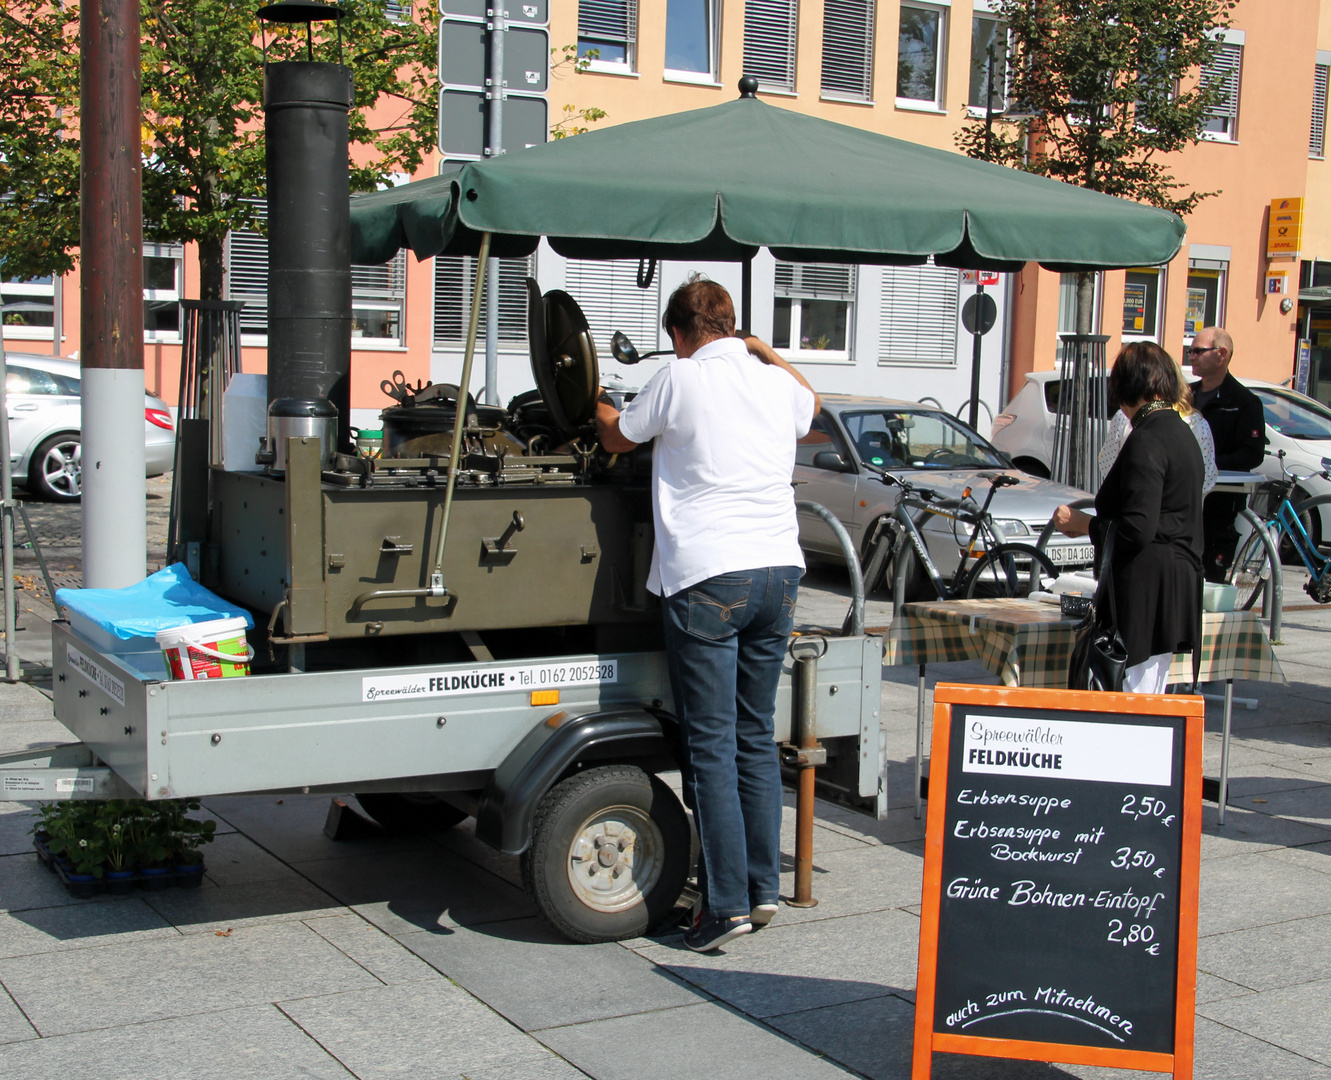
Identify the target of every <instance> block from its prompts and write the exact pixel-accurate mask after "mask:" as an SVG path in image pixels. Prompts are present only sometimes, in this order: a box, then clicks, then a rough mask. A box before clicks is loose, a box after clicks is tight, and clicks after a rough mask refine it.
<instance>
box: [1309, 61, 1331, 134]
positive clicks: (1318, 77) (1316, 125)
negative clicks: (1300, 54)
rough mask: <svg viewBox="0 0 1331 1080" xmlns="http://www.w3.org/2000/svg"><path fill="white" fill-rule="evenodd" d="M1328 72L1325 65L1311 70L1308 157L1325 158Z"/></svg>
mask: <svg viewBox="0 0 1331 1080" xmlns="http://www.w3.org/2000/svg"><path fill="white" fill-rule="evenodd" d="M1328 59H1331V57H1328ZM1329 71H1331V67H1328V65H1326V64H1317V65H1316V66H1315V67H1314V68H1313V118H1312V129H1311V130H1310V131H1309V133H1308V156H1309V157H1314V158H1321V157H1325V156H1326V84H1327V73H1328V72H1329Z"/></svg>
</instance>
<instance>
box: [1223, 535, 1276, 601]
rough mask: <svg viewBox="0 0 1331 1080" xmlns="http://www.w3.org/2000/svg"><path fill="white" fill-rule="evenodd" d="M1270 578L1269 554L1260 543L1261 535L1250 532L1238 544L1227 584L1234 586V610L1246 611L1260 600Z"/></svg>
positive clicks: (1264, 545)
mask: <svg viewBox="0 0 1331 1080" xmlns="http://www.w3.org/2000/svg"><path fill="white" fill-rule="evenodd" d="M1270 577H1271V553H1270V552H1269V551H1267V550H1266V544H1264V543H1263V542H1262V536H1261V533H1258V532H1250V533H1249V534H1248V535H1247V536H1246V537H1244V538H1243V542H1242V543H1240V544H1239V550H1238V552H1237V553H1236V554H1235V556H1234V566H1233V568H1232V569H1231V570H1230V575H1229V583H1230V584H1231V585H1233V586H1234V590H1235V593H1236V594H1237V595H1236V596H1235V597H1234V610H1235V611H1247V610H1248V609H1249V608H1251V607H1252V606H1253V605H1254V604H1256V603H1257V601H1258V600H1259V599H1260V598H1261V596H1262V592H1263V590H1264V589H1265V588H1266V583H1267V581H1268V580H1269V579H1270Z"/></svg>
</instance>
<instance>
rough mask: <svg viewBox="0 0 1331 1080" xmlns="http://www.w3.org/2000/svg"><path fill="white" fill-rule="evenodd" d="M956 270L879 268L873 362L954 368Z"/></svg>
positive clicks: (958, 303)
mask: <svg viewBox="0 0 1331 1080" xmlns="http://www.w3.org/2000/svg"><path fill="white" fill-rule="evenodd" d="M960 312H961V271H960V270H957V269H955V268H953V267H950V266H936V265H934V261H933V259H932V258H930V260H929V262H928V263H925V264H923V265H920V266H884V267H883V268H882V279H881V280H880V282H879V286H878V366H879V367H917V368H938V369H940V370H945V369H950V368H955V367H956V366H957V332H958V331H957V326H958V323H959V320H960V317H961V315H960Z"/></svg>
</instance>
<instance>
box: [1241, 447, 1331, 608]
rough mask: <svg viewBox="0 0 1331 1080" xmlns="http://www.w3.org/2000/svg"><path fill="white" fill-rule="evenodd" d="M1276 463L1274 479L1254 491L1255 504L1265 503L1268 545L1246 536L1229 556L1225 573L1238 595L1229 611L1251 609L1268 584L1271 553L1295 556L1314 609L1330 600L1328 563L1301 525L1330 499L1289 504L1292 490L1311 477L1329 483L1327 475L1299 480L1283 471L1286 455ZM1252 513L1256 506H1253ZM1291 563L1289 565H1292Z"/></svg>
mask: <svg viewBox="0 0 1331 1080" xmlns="http://www.w3.org/2000/svg"><path fill="white" fill-rule="evenodd" d="M1276 457H1277V458H1278V459H1279V460H1280V471H1281V473H1282V474H1283V475H1282V477H1281V479H1279V480H1271V481H1269V482H1268V483H1266V484H1263V485H1262V487H1261V488H1259V489H1258V492H1257V496H1256V498H1255V500H1254V502H1255V503H1259V504H1260V502H1261V501H1262V500H1263V499H1264V500H1265V512H1264V513H1262V512H1258V516H1259V517H1261V518H1262V519H1263V520H1262V528H1263V529H1265V530H1266V531H1267V532H1268V533H1269V534H1270V537H1271V539H1272V540H1273V541H1274V543H1273V544H1271V545H1270V546H1268V545H1267V544H1266V543H1265V542H1264V541H1263V538H1262V536H1261V534H1260V533H1259V532H1256V531H1254V532H1251V533H1249V534H1248V535H1247V536H1246V537H1244V538H1243V540H1242V541H1241V542H1240V543H1239V548H1238V552H1237V554H1235V556H1234V566H1233V568H1232V570H1231V572H1230V579H1229V581H1230V584H1231V585H1233V586H1234V588H1235V589H1236V590H1237V592H1238V596H1237V597H1236V599H1235V603H1234V606H1235V608H1236V609H1239V610H1247V609H1248V608H1251V607H1252V606H1253V605H1254V604H1256V603H1257V601H1258V600H1259V599H1260V598H1261V596H1262V593H1263V592H1264V591H1265V589H1266V585H1267V582H1268V581H1270V579H1271V550H1272V549H1274V550H1276V551H1279V552H1282V553H1289V554H1290V555H1291V556H1292V555H1297V556H1298V558H1299V559H1300V561H1302V563H1303V565H1304V566H1305V567H1307V569H1308V583H1307V584H1306V585H1305V586H1304V589H1305V590H1306V591H1307V593H1308V595H1309V596H1311V597H1312V598H1313V599H1314V600H1316V601H1317V602H1318V603H1319V604H1325V603H1327V602H1329V601H1331V558H1327V556H1325V555H1323V554H1322V553H1321V552H1320V551H1318V550H1317V546H1316V545H1315V544H1314V543H1313V542H1312V538H1311V537H1310V536H1309V535H1308V528H1307V526H1306V525H1305V524H1304V522H1305V521H1307V520H1308V516H1309V514H1310V513H1311V511H1313V510H1315V509H1316V508H1317V507H1319V506H1323V505H1325V504H1327V503H1331V495H1318V496H1315V497H1314V498H1311V499H1304V500H1303V501H1301V502H1299V503H1298V504H1297V505H1296V504H1294V503H1292V502H1291V501H1290V495H1292V494H1293V493H1294V489H1295V488H1296V487H1297V486H1298V485H1299V484H1300V483H1302V482H1303V481H1305V480H1307V479H1308V478H1309V477H1311V476H1322V477H1325V478H1328V479H1331V477H1329V476H1328V473H1327V471H1325V470H1323V471H1322V472H1321V473H1309V474H1308V475H1307V476H1299V475H1298V474H1296V473H1292V472H1290V470H1289V469H1288V468H1287V467H1286V466H1285V452H1284V451H1283V450H1281V451H1280V452H1279V453H1277V454H1276ZM1254 510H1255V511H1256V510H1257V507H1254ZM1291 561H1292V560H1291Z"/></svg>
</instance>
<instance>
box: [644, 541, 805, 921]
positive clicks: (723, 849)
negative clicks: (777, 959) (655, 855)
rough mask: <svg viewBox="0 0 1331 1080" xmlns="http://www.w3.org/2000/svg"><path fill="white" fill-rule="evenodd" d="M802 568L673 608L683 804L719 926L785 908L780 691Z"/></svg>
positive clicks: (717, 582)
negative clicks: (781, 896) (781, 903)
mask: <svg viewBox="0 0 1331 1080" xmlns="http://www.w3.org/2000/svg"><path fill="white" fill-rule="evenodd" d="M803 573H804V571H803V570H801V569H800V568H799V567H797V566H772V567H762V568H760V569H755V570H739V571H736V572H734V573H730V574H721V575H718V576H717V577H713V578H708V579H707V580H706V581H700V582H698V583H697V584H696V585H691V586H689V587H688V588H687V589H683V590H681V591H680V592H678V593H676V594H675V595H674V596H671V597H667V598H666V599H665V600H663V601H662V608H663V609H664V615H665V640H666V657H667V659H668V661H669V667H670V687H671V690H672V692H673V693H674V697H675V713H676V715H677V716H678V717H679V724H680V730H681V732H682V733H683V736H684V747H685V761H684V801H685V802H686V803H687V804H688V806H689V808H690V809H691V810H692V811H693V817H694V821H695V823H696V824H697V827H698V838H699V840H700V842H701V846H702V854H701V856H700V858H699V860H698V884H699V886H700V887H701V889H702V895H703V906H704V907H705V908H706V910H707V911H708V912H709V913H710V914H712V915H716V916H720V917H723V918H729V917H731V916H734V915H747V914H748V913H749V909H750V908H751V907H752V906H753V905H755V904H772V903H776V900H777V894H778V890H779V888H780V868H781V766H780V762H779V760H778V757H777V746H776V742H775V741H774V731H773V713H774V712H775V709H776V686H777V682H778V680H779V679H780V678H781V662H782V659H783V658H784V656H785V652H786V641H787V639H788V638H789V636H790V630H791V627H792V625H793V623H794V620H795V599H796V596H797V594H798V591H799V581H800V577H801V576H802V575H803Z"/></svg>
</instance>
